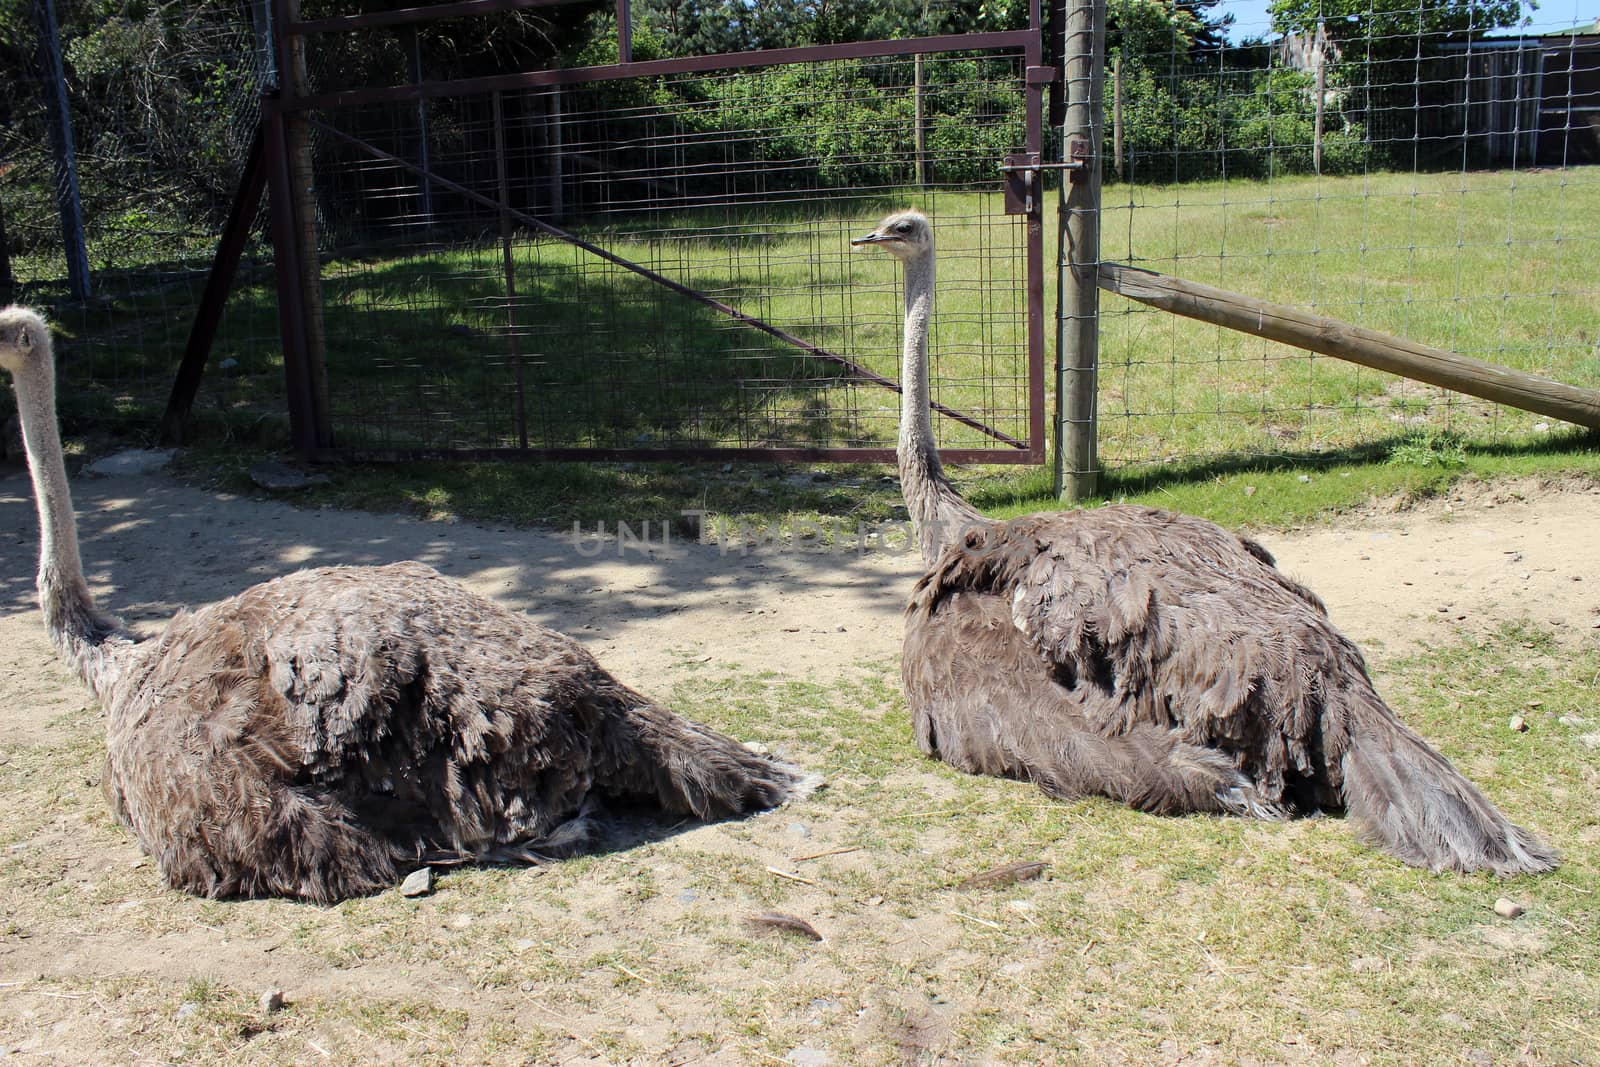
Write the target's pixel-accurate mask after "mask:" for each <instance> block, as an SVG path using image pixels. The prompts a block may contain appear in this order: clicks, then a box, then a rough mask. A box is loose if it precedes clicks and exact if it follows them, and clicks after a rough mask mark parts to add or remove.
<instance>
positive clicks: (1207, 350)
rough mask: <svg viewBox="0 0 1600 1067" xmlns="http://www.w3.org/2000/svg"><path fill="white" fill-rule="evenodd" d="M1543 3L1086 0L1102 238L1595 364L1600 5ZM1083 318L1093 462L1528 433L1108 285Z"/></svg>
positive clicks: (1115, 464)
mask: <svg viewBox="0 0 1600 1067" xmlns="http://www.w3.org/2000/svg"><path fill="white" fill-rule="evenodd" d="M1559 6H1560V5H1542V6H1541V8H1540V10H1538V11H1537V12H1532V17H1531V19H1529V18H1526V17H1525V16H1526V15H1527V14H1528V12H1527V11H1526V10H1525V9H1524V8H1523V7H1522V6H1521V5H1519V4H1515V3H1512V4H1510V5H1503V4H1502V5H1488V4H1470V5H1467V4H1462V5H1444V4H1438V3H1433V2H1421V0H1403V2H1399V3H1383V2H1379V0H1362V2H1359V3H1341V2H1340V0H1284V2H1280V3H1278V4H1275V5H1274V8H1273V10H1274V12H1275V13H1276V14H1275V16H1274V18H1275V22H1269V21H1268V17H1267V14H1266V12H1265V5H1262V4H1259V3H1240V2H1235V0H1224V2H1223V3H1221V4H1219V5H1217V6H1216V7H1215V8H1211V9H1209V10H1206V9H1203V8H1199V7H1198V6H1197V8H1196V10H1195V11H1193V12H1190V13H1189V14H1188V15H1187V16H1186V14H1185V10H1184V9H1183V8H1181V7H1180V8H1174V7H1171V6H1170V5H1161V4H1151V3H1145V2H1141V0H1109V8H1110V34H1109V38H1108V67H1109V70H1108V76H1107V84H1106V123H1107V130H1106V133H1107V136H1106V152H1107V165H1106V168H1105V176H1106V185H1105V189H1104V198H1103V204H1104V213H1103V216H1102V245H1101V254H1102V257H1103V258H1104V259H1106V260H1110V261H1117V262H1124V263H1132V264H1135V265H1138V266H1143V267H1148V268H1150V269H1153V270H1158V271H1161V272H1163V273H1166V274H1172V275H1175V276H1178V277H1181V278H1186V279H1190V280H1193V281H1197V282H1202V283H1206V284H1209V285H1213V286H1218V287H1220V288H1223V289H1228V290H1232V291H1235V292H1239V293H1243V294H1246V295H1249V296H1252V297H1256V298H1259V299H1264V300H1270V301H1274V302H1277V303H1282V304H1288V305H1292V306H1296V307H1302V308H1307V309H1312V310H1314V311H1316V312H1317V313H1319V314H1322V315H1326V316H1329V317H1331V318H1335V319H1339V320H1343V321H1345V322H1349V323H1354V324H1357V325H1360V326H1365V327H1370V328H1373V329H1377V330H1381V331H1384V332H1387V333H1390V334H1393V335H1396V336H1399V337H1401V338H1405V339H1408V340H1412V341H1417V342H1422V343H1426V344H1429V345H1433V346H1436V347H1439V348H1444V349H1449V350H1451V351H1455V352H1458V353H1462V354H1464V355H1469V356H1473V357H1477V358H1479V359H1482V360H1486V361H1488V362H1491V363H1496V364H1501V365H1505V366H1508V367H1513V368H1516V369H1520V370H1524V371H1528V372H1532V373H1535V374H1539V375H1541V376H1545V377H1548V378H1553V379H1557V380H1559V381H1562V382H1567V383H1569V384H1573V385H1580V386H1589V387H1596V386H1600V348H1597V347H1596V346H1597V342H1600V334H1597V331H1596V325H1595V319H1594V309H1595V308H1596V307H1597V306H1600V272H1597V271H1596V270H1595V269H1594V267H1593V264H1594V261H1595V256H1596V253H1597V252H1600V221H1597V220H1600V167H1596V166H1595V165H1594V164H1595V163H1596V162H1600V27H1597V26H1595V25H1594V24H1593V23H1592V22H1590V21H1588V19H1580V18H1579V17H1578V12H1577V11H1576V9H1575V8H1574V9H1569V10H1568V11H1566V12H1561V11H1559V10H1557V8H1559ZM1594 14H1595V12H1593V11H1590V12H1588V13H1587V15H1588V16H1589V18H1592V16H1593V15H1594ZM1221 15H1232V16H1233V17H1234V19H1233V24H1232V25H1231V26H1226V27H1220V28H1214V29H1211V30H1208V29H1207V28H1206V27H1205V26H1204V25H1202V23H1201V22H1200V21H1199V16H1206V17H1208V18H1210V19H1212V20H1213V21H1216V20H1217V19H1218V16H1221ZM1101 316H1102V317H1101V331H1102V332H1101V346H1100V352H1101V368H1100V394H1099V414H1100V435H1099V443H1100V456H1101V460H1102V463H1103V466H1104V467H1105V468H1106V469H1108V470H1129V469H1142V468H1149V467H1152V466H1155V465H1173V464H1176V465H1183V466H1196V465H1198V466H1201V467H1215V466H1218V465H1229V464H1235V463H1238V462H1241V461H1242V462H1253V461H1258V460H1260V459H1261V458H1263V457H1301V458H1317V457H1325V456H1328V455H1329V454H1337V455H1350V454H1351V453H1352V451H1354V452H1355V453H1357V454H1360V453H1370V452H1371V451H1372V450H1373V449H1378V450H1379V451H1380V452H1382V451H1393V450H1394V449H1395V448H1396V447H1397V446H1400V445H1408V446H1409V445H1415V444H1417V443H1419V442H1420V443H1421V444H1422V445H1424V446H1425V447H1430V448H1434V447H1440V448H1457V447H1460V446H1461V444H1462V443H1464V442H1475V443H1500V444H1505V443H1509V442H1524V441H1529V440H1536V439H1538V438H1539V437H1540V436H1541V435H1544V434H1546V433H1548V432H1549V431H1550V430H1551V429H1553V427H1552V426H1551V425H1550V423H1549V421H1548V420H1546V419H1543V418H1540V417H1538V416H1532V415H1528V414H1527V413H1524V412H1520V411H1516V410H1513V409H1509V408H1502V407H1498V406H1496V405H1493V404H1489V403H1486V402H1481V401H1477V400H1474V399H1472V398H1467V397H1463V396H1461V395H1459V394H1454V393H1448V392H1445V391H1443V390H1440V389H1436V388H1433V387H1430V386H1425V385H1421V384H1418V383H1415V382H1410V381H1407V380H1405V379H1401V378H1396V377H1393V376H1391V375H1387V374H1383V373H1380V372H1377V371H1372V370H1366V369H1363V368H1360V367H1357V366H1355V365H1352V364H1348V363H1344V362H1342V361H1339V360H1336V359H1332V358H1327V357H1321V356H1313V355H1310V354H1308V353H1306V352H1303V351H1300V350H1297V349H1292V348H1288V347H1285V346H1282V345H1278V344H1273V343H1271V342H1268V341H1264V340H1260V339H1257V338H1253V337H1249V336H1247V335H1244V334H1240V333H1237V332H1233V331H1229V330H1225V329H1222V328H1220V327H1215V326H1209V325H1205V324H1202V323H1198V322H1195V321H1192V320H1188V319H1181V318H1176V317H1174V316H1171V315H1168V314H1165V313H1163V312H1158V311H1154V310H1151V309H1149V308H1147V307H1144V306H1142V305H1139V304H1134V303H1132V302H1130V301H1126V300H1123V299H1122V298H1120V297H1116V296H1112V295H1109V294H1102V299H1101Z"/></svg>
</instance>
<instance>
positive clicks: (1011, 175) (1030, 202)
mask: <svg viewBox="0 0 1600 1067" xmlns="http://www.w3.org/2000/svg"><path fill="white" fill-rule="evenodd" d="M1068 154H1069V156H1070V157H1071V158H1069V159H1067V160H1066V161H1065V162H1063V163H1041V162H1039V156H1038V153H1036V152H1018V153H1014V154H1012V155H1009V156H1007V157H1006V158H1005V161H1004V162H1003V163H1001V164H1000V172H1001V173H1002V174H1004V175H1005V176H1006V214H1007V215H1032V214H1033V213H1034V212H1035V210H1036V209H1037V208H1038V206H1039V199H1038V197H1039V172H1040V171H1046V170H1064V171H1066V172H1067V173H1068V174H1070V175H1071V177H1072V180H1073V181H1080V180H1081V179H1082V177H1083V173H1084V172H1085V171H1087V170H1088V169H1089V142H1088V141H1073V142H1072V143H1071V145H1070V146H1069V148H1068Z"/></svg>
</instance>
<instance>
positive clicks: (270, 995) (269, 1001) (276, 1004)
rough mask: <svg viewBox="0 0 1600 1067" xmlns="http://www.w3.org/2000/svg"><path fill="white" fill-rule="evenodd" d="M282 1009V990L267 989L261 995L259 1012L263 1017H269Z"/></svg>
mask: <svg viewBox="0 0 1600 1067" xmlns="http://www.w3.org/2000/svg"><path fill="white" fill-rule="evenodd" d="M282 1007H283V990H281V989H269V990H267V991H266V992H265V993H263V994H261V1012H262V1014H263V1015H271V1014H272V1013H273V1012H275V1011H278V1010H280V1009H281V1008H282Z"/></svg>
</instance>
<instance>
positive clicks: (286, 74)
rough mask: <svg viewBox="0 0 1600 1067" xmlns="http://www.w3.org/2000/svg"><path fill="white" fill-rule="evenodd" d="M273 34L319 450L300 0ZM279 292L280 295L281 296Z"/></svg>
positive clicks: (320, 379) (328, 423) (318, 270)
mask: <svg viewBox="0 0 1600 1067" xmlns="http://www.w3.org/2000/svg"><path fill="white" fill-rule="evenodd" d="M275 2H276V4H277V9H276V11H275V15H276V16H277V17H276V19H275V20H274V25H273V30H274V32H275V33H276V34H277V35H278V50H279V51H278V77H279V83H280V90H279V91H280V95H281V100H282V104H283V107H284V115H283V118H284V134H285V142H286V144H285V146H284V147H285V151H286V154H287V157H288V158H287V159H286V160H285V163H286V164H287V166H288V171H289V189H288V195H289V204H288V205H287V206H288V208H289V210H290V213H291V214H292V215H293V220H294V228H295V233H296V247H297V249H298V252H299V262H298V263H297V264H296V266H297V267H298V268H299V269H298V276H299V288H300V293H299V296H298V303H299V309H300V314H301V329H302V331H303V333H304V335H305V347H304V352H305V374H306V376H307V380H308V383H309V385H310V390H311V397H310V399H311V426H312V430H313V432H314V434H315V436H316V445H317V447H318V448H328V447H331V446H332V445H333V418H332V415H331V414H330V412H329V409H328V343H327V332H326V329H325V328H324V325H323V314H322V259H321V256H320V255H319V254H318V251H317V245H318V240H317V199H316V192H315V190H314V188H313V173H314V172H313V170H312V161H311V127H310V126H309V125H308V124H307V123H306V121H305V116H304V115H303V114H302V113H300V112H299V111H296V110H295V109H294V103H295V101H296V100H297V99H298V98H300V97H302V96H306V95H307V94H308V91H309V88H310V75H309V74H308V73H307V70H306V47H305V45H306V39H305V37H304V36H303V35H301V34H300V33H298V32H296V31H295V30H294V28H293V27H292V25H291V24H292V23H296V22H299V21H300V0H275ZM281 295H282V294H280V297H281Z"/></svg>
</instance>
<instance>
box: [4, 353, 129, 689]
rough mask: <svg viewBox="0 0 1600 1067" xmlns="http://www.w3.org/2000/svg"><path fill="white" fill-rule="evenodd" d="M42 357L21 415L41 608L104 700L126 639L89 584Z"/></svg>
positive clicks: (23, 386)
mask: <svg viewBox="0 0 1600 1067" xmlns="http://www.w3.org/2000/svg"><path fill="white" fill-rule="evenodd" d="M42 355H43V358H42V359H38V360H35V361H33V362H31V363H30V364H29V365H28V366H27V367H26V368H25V369H24V370H23V371H22V372H21V373H19V374H18V375H17V379H16V386H17V413H18V415H19V417H20V419H21V422H22V439H23V444H24V445H25V446H26V448H27V452H28V473H29V475H30V476H31V477H32V479H33V492H34V499H35V500H36V501H37V502H38V508H39V607H40V609H41V610H42V611H43V612H44V620H45V626H46V627H47V628H48V629H49V631H50V639H51V641H52V642H53V643H54V644H55V646H56V648H57V649H58V650H59V651H60V652H61V654H62V655H63V656H64V657H66V659H67V660H68V661H69V662H70V663H71V664H72V667H73V669H74V670H75V671H76V672H77V674H78V676H79V677H80V678H82V679H83V680H84V682H85V683H87V684H88V686H89V688H90V689H92V690H94V692H95V695H96V696H97V697H98V696H101V695H102V692H101V691H102V686H103V685H104V683H105V682H106V681H107V678H106V674H107V672H108V670H109V667H110V660H111V653H112V651H113V650H114V648H115V646H116V645H117V644H121V643H123V641H122V640H121V638H122V634H121V630H120V628H119V627H118V626H117V624H116V622H115V620H113V619H111V618H109V617H107V616H106V615H104V614H103V613H101V611H100V610H99V609H98V608H97V607H95V603H94V598H93V597H91V596H90V595H89V587H88V585H87V584H86V583H85V582H84V580H83V563H82V561H81V559H80V558H79V555H78V526H77V520H76V519H75V518H74V517H73V512H72V493H71V490H69V489H68V488H67V467H66V462H65V461H64V460H63V459H62V455H61V436H60V433H59V432H58V431H57V430H56V405H55V392H56V389H55V369H54V366H53V364H52V362H51V359H50V354H49V353H48V352H45V353H43V354H42ZM112 639H115V640H112ZM108 641H110V643H108Z"/></svg>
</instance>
